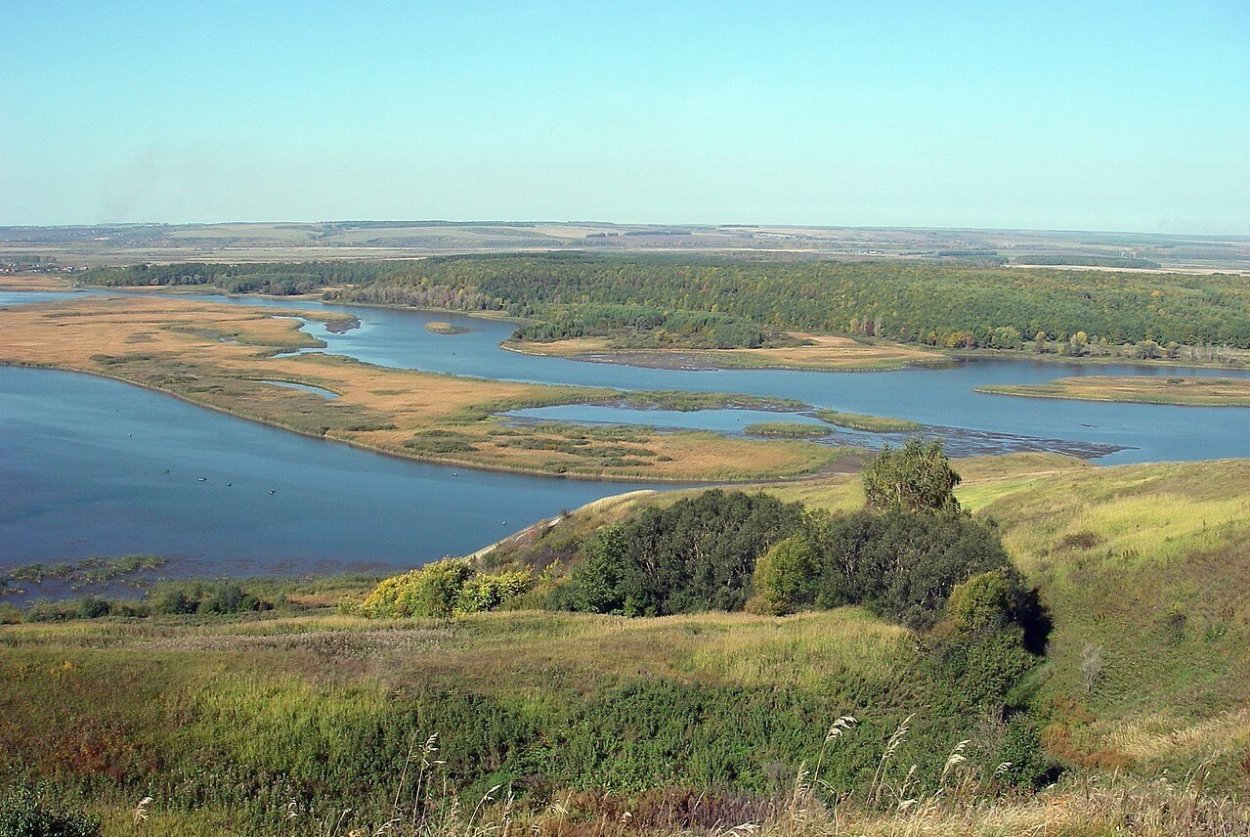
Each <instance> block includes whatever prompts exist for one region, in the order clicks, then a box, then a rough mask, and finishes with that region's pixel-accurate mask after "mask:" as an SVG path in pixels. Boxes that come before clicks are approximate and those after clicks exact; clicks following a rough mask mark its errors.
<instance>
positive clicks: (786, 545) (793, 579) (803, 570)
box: [747, 535, 817, 616]
mask: <svg viewBox="0 0 1250 837" xmlns="http://www.w3.org/2000/svg"><path fill="white" fill-rule="evenodd" d="M816 574H817V564H816V556H815V555H814V554H813V550H812V546H811V542H810V540H809V539H808V538H806V537H803V536H802V535H792V536H790V537H788V538H786V539H785V540H784V541H782V542H781V543H779V544H777V545H776V546H774V547H773V548H772V549H770V550H768V552H765V553H764V554H763V555H762V556H760V559H759V560H758V561H756V562H755V573H754V575H753V576H752V587H754V589H755V595H754V596H753V597H752V598H751V599H750V600H749V601H748V602H747V609H748V610H750V611H751V612H752V613H759V614H769V615H773V616H781V615H782V614H786V613H791V612H792V611H793V610H794V603H795V602H799V601H803V600H810V598H811V596H810V594H809V588H810V587H811V583H812V580H813V579H814V578H815V576H816Z"/></svg>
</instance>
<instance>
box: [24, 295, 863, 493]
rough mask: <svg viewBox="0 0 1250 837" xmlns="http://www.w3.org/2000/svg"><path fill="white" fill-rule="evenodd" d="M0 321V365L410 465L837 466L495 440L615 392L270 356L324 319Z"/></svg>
mask: <svg viewBox="0 0 1250 837" xmlns="http://www.w3.org/2000/svg"><path fill="white" fill-rule="evenodd" d="M0 316H2V318H3V319H2V320H0V325H2V327H3V328H4V333H5V341H4V344H3V346H2V347H0V363H10V364H24V365H36V366H53V367H57V368H62V369H70V370H77V371H82V372H90V373H95V374H100V375H105V376H108V377H113V378H117V379H119V380H123V381H127V382H130V383H137V384H140V385H143V386H148V387H151V388H155V389H160V390H163V391H167V392H170V393H172V394H175V395H178V396H179V397H182V398H185V399H187V400H190V401H193V402H195V403H198V404H202V405H205V406H209V407H213V408H216V409H220V410H223V411H226V412H230V413H234V414H236V415H240V416H243V417H245V418H250V419H254V420H258V421H263V422H266V423H269V424H273V425H276V426H279V427H285V428H287V429H292V430H296V431H299V432H304V433H308V434H311V435H318V436H323V437H325V438H329V439H334V440H338V441H344V442H348V443H351V444H354V445H358V446H361V447H367V448H370V449H373V450H379V451H382V452H385V453H390V454H395V455H399V456H406V457H410V458H417V459H426V460H432V461H440V462H447V463H452V464H459V465H464V466H469V467H484V468H492V469H498V470H512V471H522V472H534V473H552V472H555V473H564V474H568V475H570V476H591V477H611V478H615V479H650V480H741V479H759V478H774V477H790V476H796V475H800V474H804V473H811V472H813V471H816V470H818V469H820V468H822V467H825V466H827V465H828V464H829V463H831V462H832V461H834V460H835V459H837V458H838V457H839V456H841V455H842V452H840V451H837V450H836V449H832V448H829V447H825V446H820V445H814V444H810V443H805V442H799V441H770V442H763V441H752V440H746V439H734V438H727V437H725V436H722V435H719V434H713V433H693V432H691V433H672V434H663V433H654V432H643V431H638V432H633V431H631V432H630V433H627V434H624V435H623V436H621V437H620V438H615V437H613V438H606V437H604V436H603V433H604V431H583V430H580V429H578V428H576V427H574V426H571V425H542V426H536V427H532V428H526V429H525V430H524V432H509V433H507V434H500V433H497V432H495V431H501V430H503V429H505V427H506V425H505V422H504V421H502V420H500V419H497V418H494V417H493V415H492V414H494V413H498V412H503V411H506V410H508V409H511V408H513V407H517V406H541V405H548V404H561V403H572V402H578V401H588V400H594V399H596V398H598V399H606V398H613V397H618V396H619V394H618V393H614V392H613V391H610V390H593V389H586V388H577V387H549V386H541V385H534V384H519V383H506V382H501V381H490V380H480V379H472V378H459V377H454V376H450V375H440V374H434V373H426V372H416V371H411V370H395V369H386V368H381V367H376V366H371V365H368V364H364V363H359V362H356V361H353V360H350V359H346V358H341V357H333V356H328V355H322V354H315V353H314V354H302V355H297V356H286V357H275V356H273V354H274V352H276V351H280V350H282V349H288V348H299V347H310V346H315V345H317V344H316V341H314V340H313V339H312V338H310V337H309V336H308V335H306V334H304V333H302V332H300V331H299V330H298V327H299V323H298V321H297V320H295V319H292V317H294V316H301V317H308V318H317V317H320V318H326V317H327V315H325V314H314V313H307V312H298V311H292V312H280V313H279V314H275V313H273V312H272V311H270V310H267V309H266V310H260V309H250V308H243V307H239V306H228V305H219V304H213V303H208V302H203V301H194V300H188V299H185V298H180V299H169V298H163V299H153V298H133V297H132V298H126V299H117V298H104V299H101V298H98V297H95V298H91V299H85V300H74V301H70V302H65V303H57V304H48V305H31V306H23V307H22V308H20V309H16V310H10V311H5V312H3V314H2V315H0ZM328 316H330V317H338V316H340V315H328ZM266 380H280V381H289V382H296V383H302V384H308V385H311V386H315V387H320V388H322V389H327V390H330V391H332V392H335V393H337V394H338V395H339V398H337V399H334V400H333V401H327V400H326V399H323V398H321V397H319V396H317V395H315V394H310V393H306V392H300V391H297V390H291V389H286V388H282V387H276V386H273V385H271V384H267V383H265V381H266ZM414 444H416V445H417V447H413V445H414Z"/></svg>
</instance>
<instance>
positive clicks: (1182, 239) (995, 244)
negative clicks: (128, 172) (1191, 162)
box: [0, 220, 1250, 270]
mask: <svg viewBox="0 0 1250 837" xmlns="http://www.w3.org/2000/svg"><path fill="white" fill-rule="evenodd" d="M572 249H580V250H585V251H591V252H605V251H608V252H611V251H626V252H640V251H646V252H670V253H671V252H676V253H695V254H697V253H726V254H744V255H758V254H760V253H768V254H775V255H782V256H786V257H790V258H796V257H805V258H840V259H847V260H853V259H872V258H875V259H885V258H888V259H892V260H897V261H900V262H908V261H920V260H931V261H960V260H974V259H981V260H988V259H997V260H1004V261H1005V260H1007V259H1015V260H1027V259H1035V260H1050V261H1061V262H1064V263H1067V264H1072V265H1079V264H1080V263H1081V261H1082V259H1084V260H1086V261H1088V262H1089V263H1090V264H1091V265H1095V266H1097V265H1101V264H1107V263H1112V264H1115V263H1125V262H1127V263H1133V262H1138V261H1142V262H1146V261H1148V262H1156V263H1159V264H1161V265H1163V266H1164V267H1165V268H1197V269H1221V270H1229V269H1233V270H1250V238H1247V237H1245V236H1219V237H1204V236H1192V235H1189V236H1187V235H1147V234H1134V233H1090V232H1057V231H1034V230H970V229H940V228H938V229H923V228H907V229H901V228H899V229H892V228H887V227H815V226H802V225H780V226H761V225H756V224H741V225H705V224H677V225H662V226H661V225H655V224H650V225H648V224H611V223H601V222H582V223H576V222H575V223H554V222H498V221H494V222H492V221H476V222H448V221H351V220H343V221H330V222H318V223H299V222H295V223H273V222H270V223H225V224H125V225H109V224H100V225H95V226H78V227H7V228H0V262H2V261H3V260H4V258H5V257H9V258H20V257H23V256H25V257H34V256H40V257H48V258H56V259H57V260H58V261H59V262H61V263H62V264H72V265H81V264H92V265H95V264H133V263H137V262H158V263H161V262H170V261H186V260H188V259H191V258H194V259H197V260H202V261H207V262H216V263H224V262H229V261H265V262H273V261H289V260H296V259H334V258H367V259H377V258H413V257H421V256H428V255H447V254H454V253H478V252H500V251H503V250H509V251H514V252H515V251H522V250H530V251H561V250H572ZM1126 251H1127V252H1131V254H1132V255H1131V256H1130V257H1128V258H1126V257H1125V253H1126Z"/></svg>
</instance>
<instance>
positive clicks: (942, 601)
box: [790, 511, 1008, 629]
mask: <svg viewBox="0 0 1250 837" xmlns="http://www.w3.org/2000/svg"><path fill="white" fill-rule="evenodd" d="M809 520H810V522H809V532H810V534H809V536H808V537H809V538H810V539H811V541H812V548H813V550H814V554H815V556H816V571H815V574H814V576H813V577H812V578H811V580H810V581H809V582H808V583H807V584H805V585H803V586H802V587H801V588H798V589H797V594H796V598H795V599H793V600H792V601H790V605H791V606H792V607H795V608H803V607H818V608H831V607H840V606H842V605H848V604H862V605H865V606H866V607H868V609H869V610H872V611H873V612H874V613H876V614H878V615H879V616H884V617H887V618H889V619H892V620H894V621H896V622H901V623H902V624H904V625H906V626H908V627H910V628H920V629H924V628H929V627H932V626H933V625H934V624H935V623H936V622H937V620H938V619H939V618H940V616H941V615H942V611H943V609H944V608H945V607H946V600H947V597H948V596H949V595H950V593H951V590H953V589H954V588H955V586H956V585H957V584H960V583H962V582H964V581H967V580H968V579H969V578H970V577H972V576H974V575H976V574H978V573H983V572H987V571H989V570H994V569H998V568H1000V567H1006V566H1008V558H1007V553H1006V551H1005V550H1004V549H1003V547H1002V543H1001V542H1000V541H999V538H998V535H997V533H996V532H994V531H993V530H992V529H990V528H989V527H988V526H985V525H983V524H981V523H978V522H976V521H974V520H972V519H971V518H968V517H964V516H962V515H934V514H909V513H907V512H902V511H890V512H887V513H885V514H874V513H872V512H866V511H861V512H854V513H851V514H839V515H829V514H821V513H817V514H813V515H811V517H810V519H809Z"/></svg>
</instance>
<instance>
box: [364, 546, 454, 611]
mask: <svg viewBox="0 0 1250 837" xmlns="http://www.w3.org/2000/svg"><path fill="white" fill-rule="evenodd" d="M472 573H473V569H472V568H471V567H470V566H469V562H468V561H466V560H464V559H462V558H444V559H443V560H441V561H435V562H434V563H433V564H427V565H426V566H424V567H422V568H420V569H418V570H412V571H411V572H407V573H404V574H403V575H397V576H392V577H391V578H387V579H383V580H382V581H381V582H380V583H379V584H378V586H377V587H376V588H374V590H373V592H372V593H370V594H369V595H368V596H367V597H365V600H364V601H363V602H361V604H360V612H361V614H363V615H365V616H370V617H374V618H391V619H394V618H401V617H406V616H416V617H425V618H445V617H448V616H451V615H452V613H453V611H454V610H455V607H456V602H457V600H458V599H459V597H460V589H461V588H462V587H463V586H464V583H465V582H466V581H467V580H468V579H469V576H470V575H472Z"/></svg>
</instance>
